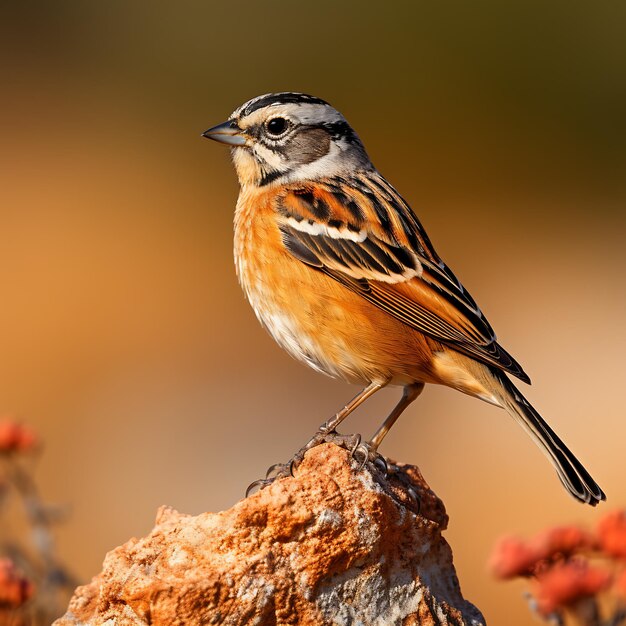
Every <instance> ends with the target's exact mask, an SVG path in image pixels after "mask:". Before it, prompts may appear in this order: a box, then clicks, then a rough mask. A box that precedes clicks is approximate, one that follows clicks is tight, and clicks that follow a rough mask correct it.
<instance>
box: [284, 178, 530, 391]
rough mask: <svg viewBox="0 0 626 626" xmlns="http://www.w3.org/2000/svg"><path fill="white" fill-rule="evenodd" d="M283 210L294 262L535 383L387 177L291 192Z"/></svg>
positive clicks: (336, 182)
mask: <svg viewBox="0 0 626 626" xmlns="http://www.w3.org/2000/svg"><path fill="white" fill-rule="evenodd" d="M276 210H277V213H278V219H279V225H280V230H281V233H282V238H283V244H284V245H285V248H286V249H287V250H288V251H289V252H290V253H291V254H292V255H293V256H294V257H296V258H297V259H299V260H300V261H302V262H303V263H306V264H307V265H309V266H311V267H313V268H316V269H317V270H319V271H322V272H324V273H326V274H327V275H329V276H331V277H332V278H334V279H335V280H337V281H338V282H340V283H342V284H343V285H345V286H346V287H347V288H348V289H351V290H352V291H354V292H356V293H358V294H359V295H360V296H361V297H363V298H364V299H365V300H367V301H369V302H371V303H372V304H374V305H375V306H377V307H378V308H380V309H382V310H383V311H385V312H387V313H389V314H390V315H392V316H394V317H395V318H397V319H399V320H400V321H402V322H404V323H405V324H407V325H408V326H411V327H412V328H414V329H416V330H418V331H420V332H422V333H424V334H426V335H428V336H430V337H433V338H434V339H437V340H438V341H441V342H442V343H444V344H446V345H448V346H450V347H451V348H454V349H455V350H457V351H459V352H462V353H464V354H467V355H469V356H471V357H473V358H475V359H477V360H479V361H482V362H484V363H487V364H489V365H492V366H495V367H497V368H499V369H501V370H504V371H506V372H509V373H511V374H513V375H514V376H517V377H518V378H520V379H521V380H524V381H525V382H530V379H529V378H528V376H527V375H526V373H525V372H524V371H523V370H522V368H521V366H520V365H519V364H518V363H517V362H516V361H515V359H513V357H512V356H511V355H510V354H508V352H506V350H504V349H503V348H502V347H501V346H500V345H499V344H498V343H497V341H496V336H495V333H494V332H493V329H492V328H491V326H490V324H489V322H488V321H487V320H486V319H485V317H484V316H483V314H482V312H481V311H480V309H479V308H478V306H477V305H476V302H475V301H474V299H473V298H472V297H471V296H470V294H469V293H468V292H467V291H465V289H464V288H463V286H462V285H461V283H460V282H459V281H458V279H457V278H456V277H455V276H454V274H453V273H452V272H451V271H450V269H449V268H448V267H447V266H446V265H445V263H444V262H443V261H442V260H441V259H440V258H439V257H438V256H437V254H436V252H435V250H434V248H433V246H432V244H431V243H430V240H429V239H428V236H427V235H426V233H425V232H424V229H423V228H422V226H421V224H420V223H419V221H418V220H417V218H416V217H415V215H414V213H413V212H412V211H411V209H410V208H409V206H408V205H407V204H406V202H405V201H404V200H403V199H402V198H401V197H400V195H399V194H398V193H397V192H396V191H395V189H393V187H391V185H389V183H387V181H385V179H383V178H382V177H381V176H380V175H378V174H376V173H375V172H366V173H363V174H360V175H358V176H356V177H354V178H351V179H350V180H346V179H324V180H322V181H316V183H315V185H307V184H293V185H290V186H289V187H287V188H286V189H285V190H284V191H283V192H282V193H281V195H280V197H279V199H278V201H277V203H276Z"/></svg>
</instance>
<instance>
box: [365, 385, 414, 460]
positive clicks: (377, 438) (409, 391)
mask: <svg viewBox="0 0 626 626" xmlns="http://www.w3.org/2000/svg"><path fill="white" fill-rule="evenodd" d="M423 390H424V383H413V384H412V385H407V386H406V387H405V388H404V391H403V393H402V397H401V398H400V402H398V404H396V406H395V407H394V408H393V410H392V411H391V413H389V416H388V417H387V419H386V420H385V421H384V422H383V423H382V425H381V427H380V428H379V429H378V430H377V431H376V432H375V433H374V436H373V437H372V438H371V439H370V441H369V446H370V448H371V450H372V451H373V452H376V450H378V446H380V444H381V442H382V440H383V439H384V438H385V436H386V435H387V433H388V432H389V430H390V429H391V427H392V426H393V425H394V424H395V423H396V420H397V419H398V418H399V417H400V415H402V413H403V412H404V410H405V409H406V407H407V406H409V404H411V402H413V400H415V399H416V398H417V397H418V396H419V395H420V393H422V391H423Z"/></svg>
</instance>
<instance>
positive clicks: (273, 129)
mask: <svg viewBox="0 0 626 626" xmlns="http://www.w3.org/2000/svg"><path fill="white" fill-rule="evenodd" d="M288 127H289V122H288V121H287V120H286V119H285V118H284V117H273V118H272V119H271V120H268V121H267V122H266V124H265V130H266V131H267V134H268V135H271V136H272V137H280V136H281V135H282V134H283V133H284V132H285V131H286V130H287V128H288Z"/></svg>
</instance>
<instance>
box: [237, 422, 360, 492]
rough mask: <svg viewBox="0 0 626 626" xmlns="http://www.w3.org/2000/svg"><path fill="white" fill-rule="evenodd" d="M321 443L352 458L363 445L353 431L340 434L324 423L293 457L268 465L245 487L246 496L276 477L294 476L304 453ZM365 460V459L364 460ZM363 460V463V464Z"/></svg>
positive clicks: (268, 483) (266, 485)
mask: <svg viewBox="0 0 626 626" xmlns="http://www.w3.org/2000/svg"><path fill="white" fill-rule="evenodd" d="M322 443H333V444H335V445H336V446H339V447H340V448H344V449H346V450H348V451H349V452H350V454H351V455H352V457H353V458H356V456H355V455H356V454H357V453H358V451H359V449H360V447H361V446H364V445H365V444H363V443H362V442H361V435H359V434H358V433H355V434H354V435H341V434H340V433H338V432H337V431H335V430H328V429H326V428H325V426H324V425H322V426H321V427H320V429H319V430H318V431H317V432H316V433H315V435H313V437H311V439H309V441H307V442H306V443H305V444H304V445H303V446H302V448H300V450H298V451H297V452H296V453H295V454H294V455H293V457H291V459H290V460H289V461H287V462H286V463H275V464H274V465H272V466H270V467H269V468H268V470H267V472H266V474H265V478H260V479H259V480H255V481H254V482H253V483H251V484H250V486H249V487H248V488H247V489H246V497H248V496H249V495H250V494H251V493H252V492H254V491H256V489H264V488H265V487H268V486H269V485H271V484H272V483H273V482H274V481H275V480H276V479H277V478H286V477H288V476H294V472H295V471H296V470H297V469H298V466H299V465H300V463H302V461H303V459H304V455H305V454H306V453H307V452H308V451H309V450H310V449H311V448H314V447H315V446H319V445H320V444H322ZM365 462H367V460H366V461H365ZM365 462H364V464H365Z"/></svg>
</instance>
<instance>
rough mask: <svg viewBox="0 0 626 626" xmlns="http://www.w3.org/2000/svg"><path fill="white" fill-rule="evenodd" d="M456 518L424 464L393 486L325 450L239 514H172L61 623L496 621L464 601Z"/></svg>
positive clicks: (117, 558) (114, 555) (77, 600)
mask: <svg viewBox="0 0 626 626" xmlns="http://www.w3.org/2000/svg"><path fill="white" fill-rule="evenodd" d="M447 522H448V517H447V515H446V512H445V509H444V506H443V503H442V502H441V500H439V499H438V498H437V496H436V495H435V494H434V493H433V492H432V491H431V490H430V488H429V487H428V485H427V484H426V483H425V482H424V479H423V478H422V476H421V474H420V472H419V470H418V469H417V468H416V467H413V466H410V465H392V466H390V470H389V473H388V475H387V476H386V477H385V476H384V475H383V474H382V473H380V471H379V470H377V469H376V468H375V467H374V466H372V465H371V464H368V465H367V466H366V467H364V468H362V467H361V466H360V465H359V463H358V462H357V461H355V460H354V459H352V458H351V456H350V454H349V453H348V452H346V451H345V450H343V449H342V448H339V447H337V446H335V445H333V444H322V445H320V446H317V447H315V448H313V449H311V450H310V451H309V452H307V454H306V457H305V459H304V461H303V462H302V464H301V465H300V466H299V468H298V470H297V471H296V476H295V477H294V478H291V477H289V478H282V479H279V480H276V481H275V482H274V483H273V484H272V485H270V486H269V487H267V488H265V489H263V490H262V491H260V492H258V493H256V494H254V495H252V496H250V497H248V498H246V499H244V500H242V501H240V502H238V503H237V504H236V505H235V506H233V507H232V508H231V509H229V510H228V511H223V512H221V513H203V514H202V515H198V516H196V517H192V516H190V515H184V514H181V513H178V512H176V511H175V510H173V509H171V508H168V507H163V508H161V509H160V511H159V513H158V515H157V520H156V525H155V527H154V529H153V530H152V532H151V533H150V534H149V535H148V536H147V537H144V538H142V539H131V540H130V541H128V542H127V543H126V544H124V545H123V546H120V547H118V548H116V549H115V550H113V551H112V552H109V554H108V555H107V556H106V558H105V561H104V565H103V569H102V572H101V573H100V574H99V575H98V576H96V577H95V578H94V579H93V580H92V581H91V583H90V584H88V585H85V586H84V587H79V588H78V589H77V590H76V592H75V594H74V597H73V598H72V600H71V602H70V605H69V608H68V611H67V613H66V614H65V615H64V616H63V617H62V618H60V619H58V620H57V621H56V622H55V623H54V626H78V625H90V626H95V625H103V626H104V625H106V626H114V625H115V626H122V625H124V626H125V625H129V626H131V625H142V626H143V625H147V624H151V625H155V624H158V625H165V624H167V625H172V624H185V625H196V624H197V625H200V624H203V625H204V624H225V625H228V626H235V625H237V626H239V625H242V626H243V625H252V624H254V625H258V626H266V625H267V626H281V625H287V624H298V625H300V626H309V625H310V626H313V625H316V626H320V625H327V624H328V625H329V626H330V625H334V624H337V625H341V626H392V625H398V626H415V625H418V624H428V625H431V624H444V625H446V624H454V625H459V626H460V625H464V624H468V625H469V624H472V625H479V624H484V619H483V617H482V615H481V614H480V611H478V609H476V607H474V606H473V605H472V604H470V603H469V602H467V601H466V600H464V599H463V597H462V595H461V591H460V588H459V583H458V579H457V577H456V573H455V571H454V567H453V565H452V552H451V550H450V547H449V546H448V544H447V543H446V541H445V540H444V539H443V538H442V536H441V533H442V531H443V530H444V529H445V528H446V525H447Z"/></svg>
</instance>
